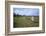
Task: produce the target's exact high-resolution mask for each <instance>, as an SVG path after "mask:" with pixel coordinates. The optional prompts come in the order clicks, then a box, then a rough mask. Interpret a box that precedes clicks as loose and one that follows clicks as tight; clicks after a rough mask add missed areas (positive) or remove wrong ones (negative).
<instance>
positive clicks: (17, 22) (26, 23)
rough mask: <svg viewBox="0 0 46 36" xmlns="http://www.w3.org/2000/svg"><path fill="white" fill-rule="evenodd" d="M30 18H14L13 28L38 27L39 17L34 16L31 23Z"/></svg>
mask: <svg viewBox="0 0 46 36" xmlns="http://www.w3.org/2000/svg"><path fill="white" fill-rule="evenodd" d="M31 18H32V16H19V17H18V16H16V17H14V19H13V20H14V28H15V27H38V26H39V16H34V21H32V19H31Z"/></svg>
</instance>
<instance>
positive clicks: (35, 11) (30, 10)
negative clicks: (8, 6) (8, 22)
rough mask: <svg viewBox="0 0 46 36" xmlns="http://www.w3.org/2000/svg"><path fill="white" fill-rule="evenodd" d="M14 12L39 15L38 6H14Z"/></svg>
mask: <svg viewBox="0 0 46 36" xmlns="http://www.w3.org/2000/svg"><path fill="white" fill-rule="evenodd" d="M13 12H14V13H16V14H19V15H26V16H39V9H38V8H13Z"/></svg>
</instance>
